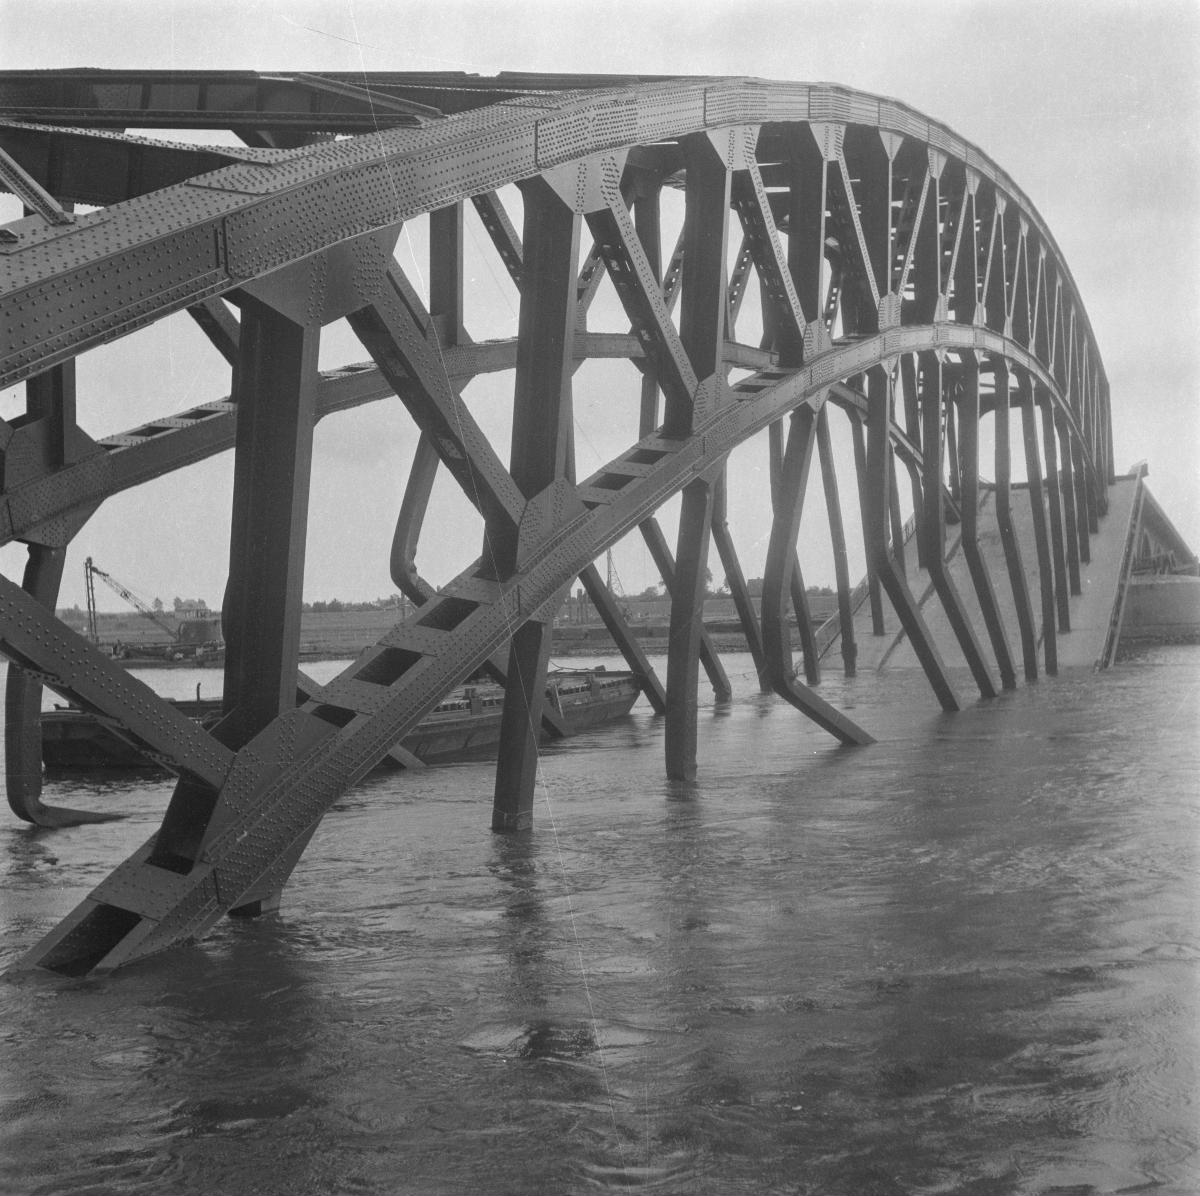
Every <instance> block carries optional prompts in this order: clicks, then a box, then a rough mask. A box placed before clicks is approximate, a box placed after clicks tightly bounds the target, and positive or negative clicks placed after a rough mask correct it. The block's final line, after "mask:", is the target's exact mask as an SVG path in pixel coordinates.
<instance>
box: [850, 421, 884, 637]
mask: <svg viewBox="0 0 1200 1196" xmlns="http://www.w3.org/2000/svg"><path fill="white" fill-rule="evenodd" d="M850 433H851V436H852V438H853V442H854V472H855V476H856V478H857V480H858V505H859V509H860V511H861V512H862V523H863V540H864V542H865V543H867V544H870V542H871V531H870V528H869V527H868V526H867V508H868V506H869V503H870V486H871V482H870V474H869V473H868V472H867V441H866V432H865V430H864V428H863V425H862V424H861V423H860V422H859V420H858V419H857V418H856V417H854V416H851V417H850ZM867 598H868V601H869V602H870V603H871V634H872V635H884V634H886V631H885V628H884V626H883V596H882V595H881V593H880V589H879V570H878V569H876V567H875V561H874V560H873V559H872V557H871V553H870V552H869V551H868V552H867Z"/></svg>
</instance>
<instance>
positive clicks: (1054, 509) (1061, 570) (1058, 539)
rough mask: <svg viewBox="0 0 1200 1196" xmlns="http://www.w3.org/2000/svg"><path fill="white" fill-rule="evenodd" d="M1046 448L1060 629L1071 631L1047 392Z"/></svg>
mask: <svg viewBox="0 0 1200 1196" xmlns="http://www.w3.org/2000/svg"><path fill="white" fill-rule="evenodd" d="M1040 406H1041V411H1042V445H1043V450H1042V451H1043V453H1044V454H1045V460H1046V495H1047V499H1048V501H1049V506H1050V555H1051V557H1052V558H1053V562H1054V598H1055V605H1056V607H1057V611H1058V630H1059V631H1070V630H1071V588H1070V581H1069V579H1068V577H1067V558H1066V550H1065V547H1064V544H1063V508H1062V494H1061V491H1060V487H1059V473H1058V443H1057V441H1058V438H1057V437H1056V436H1055V434H1054V404H1053V402H1052V401H1051V399H1050V396H1049V395H1048V394H1046V393H1044V392H1043V393H1042V395H1041V404H1040Z"/></svg>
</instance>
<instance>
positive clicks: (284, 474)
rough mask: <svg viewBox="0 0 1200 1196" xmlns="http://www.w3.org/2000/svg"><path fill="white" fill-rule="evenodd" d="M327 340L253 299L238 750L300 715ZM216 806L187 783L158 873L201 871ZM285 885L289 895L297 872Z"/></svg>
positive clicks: (241, 473)
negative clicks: (294, 711) (321, 353)
mask: <svg viewBox="0 0 1200 1196" xmlns="http://www.w3.org/2000/svg"><path fill="white" fill-rule="evenodd" d="M319 340H320V329H319V328H318V327H316V326H314V325H309V326H302V325H299V324H296V323H294V322H293V321H292V320H290V319H289V318H287V317H286V316H284V315H282V314H280V313H279V312H277V311H275V310H274V309H273V308H272V307H270V306H268V305H267V304H266V303H263V302H260V301H259V300H257V299H253V298H250V297H246V298H245V299H244V301H243V305H242V330H241V338H240V348H239V361H238V366H237V369H236V370H235V374H234V382H235V394H236V395H237V396H238V423H237V445H236V450H235V457H234V494H233V523H232V532H231V536H230V546H229V584H228V586H227V589H226V600H225V608H224V611H223V627H224V633H225V688H224V700H223V703H222V708H223V716H222V719H221V722H220V723H219V724H218V726H217V727H216V728H215V729H214V732H213V734H214V735H215V736H216V738H217V739H218V740H220V742H221V743H223V744H225V746H227V747H231V748H235V749H236V748H240V747H241V746H243V745H244V744H246V743H248V742H249V741H250V740H251V739H252V738H254V736H255V735H257V734H258V733H259V732H260V731H261V730H262V729H263V728H264V727H266V726H267V725H268V724H270V723H271V722H272V721H273V720H274V719H275V718H276V717H278V715H279V714H281V713H282V712H283V711H285V710H289V709H291V708H293V707H295V705H296V674H297V669H298V667H299V648H300V604H301V599H302V595H303V584H304V549H305V539H306V534H307V530H308V490H309V476H310V468H311V461H312V430H313V413H314V402H315V396H316V380H317V351H318V345H319ZM217 797H218V794H217V790H216V789H215V788H212V787H210V786H206V785H201V784H199V783H198V782H196V781H193V780H189V779H186V778H185V779H182V780H180V782H179V783H178V785H177V786H176V788H175V792H174V794H173V796H172V798H171V803H170V805H169V806H168V808H167V814H166V817H165V819H164V821H163V826H162V830H161V831H160V832H159V834H158V839H157V843H156V845H155V848H154V852H153V856H152V862H153V863H155V864H157V865H158V866H160V867H165V868H171V869H173V870H176V871H181V872H182V871H187V870H188V869H189V868H190V867H191V866H192V865H193V864H194V862H195V860H196V859H197V857H198V853H199V851H200V850H201V845H202V843H203V841H204V840H205V839H206V838H208V837H211V835H212V834H213V833H214V831H215V829H216V823H217V822H219V819H215V820H214V817H213V816H214V811H215V809H216V807H217ZM302 847H303V845H302V844H301V845H300V848H301V850H302ZM298 857H299V851H297V852H296V857H295V858H298ZM293 863H294V860H293ZM273 879H274V878H273ZM279 879H280V885H281V884H282V880H283V879H286V873H285V875H284V877H283V878H279ZM277 895H278V894H277V890H276V891H274V892H260V893H258V894H257V895H254V894H252V895H251V897H250V900H248V901H247V902H245V903H243V905H242V907H240V908H242V909H243V911H244V912H253V909H254V906H255V904H256V903H257V905H258V906H259V907H260V908H265V907H266V906H267V905H268V904H270V903H272V902H273V901H274V900H275V899H276V898H277Z"/></svg>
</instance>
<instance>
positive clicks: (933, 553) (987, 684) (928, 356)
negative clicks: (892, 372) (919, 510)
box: [919, 353, 996, 698]
mask: <svg viewBox="0 0 1200 1196" xmlns="http://www.w3.org/2000/svg"><path fill="white" fill-rule="evenodd" d="M920 387H921V408H922V411H921V431H922V436H921V457H922V465H923V473H924V478H923V481H924V485H923V486H922V487H921V491H922V493H923V498H924V502H925V510H924V515H923V518H922V519H921V521H920V525H919V526H920V536H921V539H922V540H923V541H924V545H925V552H924V556H925V567H926V568H927V569H928V570H929V576H930V579H931V580H932V581H933V586H934V589H935V590H936V591H937V596H938V598H939V599H940V600H941V603H942V606H943V608H944V609H945V611H946V618H947V620H948V621H949V623H950V627H951V630H952V631H953V632H954V636H955V638H956V639H957V640H958V646H959V647H960V648H961V649H962V654H963V656H964V657H966V661H967V664H968V666H969V667H970V669H971V676H972V677H974V678H975V684H976V685H978V686H979V692H980V694H981V695H982V696H983V697H985V698H994V697H995V696H996V686H995V684H994V682H993V681H992V677H991V674H990V673H989V672H988V667H987V664H986V662H985V661H984V658H983V649H982V648H981V646H980V644H979V640H978V638H977V637H976V635H975V627H974V624H973V623H972V622H971V617H970V615H968V614H967V612H966V610H964V608H963V604H962V599H961V598H960V597H959V594H958V587H957V586H955V584H954V579H953V578H952V577H951V576H950V571H949V570H948V569H947V568H946V556H945V553H946V509H945V499H944V497H943V487H942V457H943V450H944V448H945V444H944V438H943V431H942V363H941V362H940V361H939V360H938V357H937V354H936V353H923V354H922V355H921V379H920Z"/></svg>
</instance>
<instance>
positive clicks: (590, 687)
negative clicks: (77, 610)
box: [42, 670, 639, 773]
mask: <svg viewBox="0 0 1200 1196" xmlns="http://www.w3.org/2000/svg"><path fill="white" fill-rule="evenodd" d="M638 693H639V690H638V686H637V682H636V681H635V680H634V678H633V676H632V674H630V673H623V672H611V673H610V672H606V671H591V670H589V671H586V672H564V673H558V674H556V675H555V677H554V678H553V680H552V681H551V683H550V684H549V685H548V686H547V688H546V697H547V701H548V702H549V703H550V704H551V705H552V706H553V707H554V709H555V710H557V711H558V712H559V713H560V714H561V715H562V718H563V722H564V723H565V724H566V727H567V729H568V731H569V732H570V733H572V734H574V733H576V732H578V731H582V730H584V729H586V728H588V727H594V726H599V725H600V724H602V723H606V722H611V721H612V720H613V719H617V718H621V717H623V716H624V715H626V714H628V713H629V710H630V708H631V707H632V706H633V704H634V702H635V701H637V697H638ZM173 705H174V706H175V707H176V709H178V710H179V711H180V713H182V714H186V715H187V716H188V717H189V718H194V719H196V720H198V721H200V722H212V721H215V720H216V719H217V718H218V717H219V716H220V712H221V703H220V700H219V699H204V698H202V699H200V700H195V699H193V700H189V701H177V702H174V703H173ZM503 706H504V692H503V690H501V689H499V688H498V687H495V686H490V685H481V686H476V687H469V688H467V689H466V690H460V691H459V692H458V693H457V694H455V695H453V696H452V697H450V698H448V699H447V700H446V701H444V702H442V703H441V704H440V705H439V706H437V707H436V708H435V709H434V710H433V711H432V712H431V713H430V714H428V715H427V716H426V717H425V718H424V719H423V720H422V721H421V722H420V723H419V724H418V725H417V727H416V728H415V729H414V730H413V731H412V732H411V733H410V734H408V735H406V736H405V737H404V738H403V739H402V740H401V741H400V746H401V747H403V748H404V749H405V750H406V751H408V752H411V753H412V754H413V755H414V756H416V757H417V759H419V760H421V761H423V762H424V763H426V764H446V763H450V762H452V761H455V760H478V759H485V758H487V757H488V756H490V755H494V754H495V751H496V745H497V744H498V743H499V741H500V716H501V711H502V709H503ZM548 738H549V737H548V736H547V735H546V733H545V731H544V730H543V732H542V739H543V741H545V740H546V739H548ZM42 762H43V764H44V765H45V767H46V771H47V772H49V773H63V772H98V771H110V770H116V771H122V772H129V771H163V770H162V769H161V766H160V765H158V764H157V763H156V762H155V761H154V760H151V759H149V758H148V757H146V756H144V755H143V754H142V753H141V752H140V751H139V750H138V748H137V747H136V746H135V745H133V744H132V743H129V742H128V741H126V740H124V739H122V738H121V737H120V736H119V735H118V734H117V732H116V731H115V730H113V729H112V727H111V726H110V725H106V721H105V720H104V719H103V718H102V717H100V716H97V715H94V714H91V713H89V712H88V711H86V710H79V709H78V708H76V707H71V706H68V707H59V708H57V709H55V710H50V711H46V712H45V713H44V714H43V715H42Z"/></svg>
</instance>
